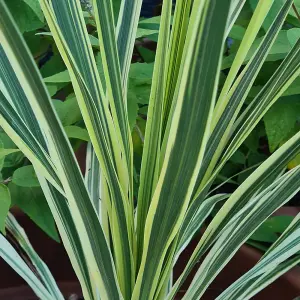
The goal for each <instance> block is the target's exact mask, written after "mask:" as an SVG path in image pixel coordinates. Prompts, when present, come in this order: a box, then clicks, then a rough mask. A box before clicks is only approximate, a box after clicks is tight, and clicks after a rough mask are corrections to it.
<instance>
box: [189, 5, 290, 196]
mask: <svg viewBox="0 0 300 300" xmlns="http://www.w3.org/2000/svg"><path fill="white" fill-rule="evenodd" d="M292 2H293V1H292V0H288V1H286V2H285V3H284V5H283V6H282V8H281V10H280V12H279V13H278V15H277V17H276V19H275V20H274V22H273V23H272V26H271V27H270V29H269V30H268V32H267V34H266V36H265V38H264V40H263V41H262V42H261V44H260V46H259V48H258V49H257V51H256V53H255V55H254V56H253V57H252V59H251V61H250V62H249V63H248V65H247V66H246V68H245V69H244V70H243V72H242V73H241V74H240V76H239V78H238V79H237V80H236V81H235V83H234V85H233V87H232V88H231V89H230V92H229V93H228V94H225V95H224V96H225V97H227V98H228V99H225V100H224V99H221V104H220V107H218V105H217V108H216V109H217V111H215V110H214V118H213V120H214V121H213V124H212V125H213V127H212V130H213V131H212V133H211V136H210V140H209V143H208V148H207V149H206V152H205V157H204V160H203V164H202V167H201V171H200V173H199V176H198V179H197V187H198V190H197V191H195V195H196V196H197V195H198V194H199V193H200V191H201V189H202V188H203V186H204V185H205V184H206V183H207V181H208V180H209V179H210V176H211V174H212V172H213V169H214V168H215V166H216V164H217V162H218V160H219V158H220V156H221V154H222V152H223V150H224V147H225V146H226V144H227V142H228V139H229V135H230V132H231V128H232V127H233V123H234V121H235V120H236V118H237V116H238V114H239V112H240V110H241V108H242V105H243V103H244V101H245V99H246V97H247V95H248V93H249V91H250V88H251V86H252V84H253V82H254V80H255V78H256V76H257V75H258V72H259V70H260V69H261V67H262V65H263V62H264V61H265V59H266V57H267V54H268V52H269V51H270V49H271V46H272V45H273V43H274V42H275V39H276V37H277V35H278V33H279V31H280V29H281V27H282V24H283V22H284V20H285V18H286V15H287V14H288V12H289V10H290V7H291V5H292ZM223 103H224V107H222V106H223ZM218 109H219V111H220V114H221V115H220V116H219V115H218V114H219V111H218Z"/></svg>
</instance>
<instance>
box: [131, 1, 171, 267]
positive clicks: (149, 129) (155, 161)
mask: <svg viewBox="0 0 300 300" xmlns="http://www.w3.org/2000/svg"><path fill="white" fill-rule="evenodd" d="M171 13H172V0H166V1H164V3H163V8H162V15H161V24H160V30H159V37H158V44H157V50H156V56H155V64H154V70H153V74H154V75H153V78H152V85H151V93H150V99H149V107H148V113H147V124H146V132H145V139H144V148H143V149H144V150H143V158H142V165H141V172H140V186H139V192H138V204H137V229H136V231H137V265H138V266H139V265H140V263H141V258H142V253H143V243H144V230H145V222H146V217H147V214H148V210H149V206H150V203H151V198H152V196H153V193H154V190H155V187H156V185H157V181H158V177H159V166H160V163H159V157H160V145H161V130H162V113H163V104H164V93H165V87H166V78H167V70H168V59H167V49H168V45H169V38H170V26H171Z"/></svg>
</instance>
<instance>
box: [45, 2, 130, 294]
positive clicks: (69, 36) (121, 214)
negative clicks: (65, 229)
mask: <svg viewBox="0 0 300 300" xmlns="http://www.w3.org/2000/svg"><path fill="white" fill-rule="evenodd" d="M41 3H42V8H43V11H44V13H45V15H46V19H47V21H48V25H49V26H50V29H51V32H52V34H53V36H54V38H55V41H56V43H57V44H58V45H59V46H60V50H61V51H62V52H63V53H61V54H62V55H65V57H64V59H65V62H66V64H67V66H68V69H69V71H70V76H71V78H72V82H73V86H74V89H75V93H76V94H78V95H79V97H77V99H79V100H80V101H79V105H80V107H81V109H83V110H84V112H83V117H84V120H85V122H86V126H87V130H88V131H89V134H90V137H91V141H92V143H93V146H94V149H95V152H96V154H97V157H98V159H99V162H100V166H101V170H102V171H103V173H104V175H105V177H106V178H107V181H108V185H109V189H110V192H111V199H112V201H113V208H114V210H113V214H114V225H113V226H112V228H113V230H114V232H113V234H112V238H113V243H114V251H115V253H114V258H115V264H116V268H117V272H118V277H119V278H122V280H121V283H122V290H123V291H124V289H125V286H126V282H125V278H131V276H133V274H134V272H131V270H134V266H133V258H132V246H131V243H133V222H130V221H129V220H130V216H131V215H132V214H130V211H131V209H130V207H129V206H128V201H127V200H126V198H125V194H124V193H123V191H122V188H121V185H120V182H119V178H118V176H117V173H116V169H118V168H119V167H120V170H121V172H123V171H122V168H123V166H124V162H122V160H121V153H120V152H119V148H116V147H118V142H119V141H118V142H117V141H116V140H113V141H111V143H110V140H109V139H114V138H115V136H114V134H115V132H113V131H111V130H114V126H113V124H112V120H111V116H110V112H109V109H108V102H107V100H106V98H105V97H104V96H103V90H102V88H101V83H100V81H99V80H100V79H99V74H98V71H97V70H96V69H95V70H94V68H96V66H95V61H94V57H93V53H92V52H91V47H90V45H89V42H88V36H87V32H86V28H85V23H84V20H83V17H82V12H81V8H80V4H79V3H78V1H65V2H64V3H61V2H60V1H57V0H52V1H51V3H52V5H53V9H54V12H55V15H56V18H54V17H53V11H52V10H51V8H49V5H48V3H47V2H45V1H44V0H43V1H41ZM55 20H59V25H60V29H61V30H62V31H63V32H64V33H63V35H64V37H65V39H66V42H65V41H64V38H63V37H62V34H61V32H60V30H59V29H58V28H57V24H56V23H55ZM79 41H82V43H79ZM68 48H70V51H69V50H67V51H66V49H68ZM69 53H71V54H72V55H73V53H75V54H76V55H75V57H74V58H75V61H76V63H77V60H79V61H78V64H79V66H80V69H81V71H80V72H81V73H82V76H81V73H79V72H78V68H77V66H76V64H74V62H73V58H72V57H70V56H69ZM81 56H82V57H81ZM84 57H87V61H86V64H85V65H82V62H83V61H84V60H85V59H84ZM85 68H87V70H86V69H85ZM93 72H94V73H93ZM91 74H92V75H93V76H92V77H91ZM85 77H86V79H85ZM83 79H85V80H86V82H87V84H86V83H85V82H84V81H83ZM91 80H92V81H91ZM95 80H96V81H95ZM94 81H95V82H94ZM99 89H100V90H99ZM97 96H99V97H100V98H99V97H97ZM100 100H101V101H100ZM108 134H109V137H108ZM107 138H108V140H107ZM113 146H114V147H115V149H113V148H112V147H113ZM111 149H112V150H111ZM115 150H116V152H115V153H117V154H116V155H117V156H119V158H118V157H115V159H116V160H113V157H112V156H113V155H114V151H115ZM123 161H124V160H123ZM121 174H122V173H121ZM125 178H126V177H125ZM120 179H122V177H120ZM74 195H76V194H75V193H74ZM97 222H98V220H97ZM95 249H96V248H95ZM89 267H90V265H89ZM107 283H108V282H107ZM115 290H116V291H117V289H115Z"/></svg>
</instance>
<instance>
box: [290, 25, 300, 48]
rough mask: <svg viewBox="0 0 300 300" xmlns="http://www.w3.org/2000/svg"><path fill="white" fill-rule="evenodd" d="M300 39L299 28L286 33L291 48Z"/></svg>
mask: <svg viewBox="0 0 300 300" xmlns="http://www.w3.org/2000/svg"><path fill="white" fill-rule="evenodd" d="M299 37H300V28H292V29H290V30H288V31H287V38H288V41H289V43H290V45H291V46H292V47H293V46H294V45H295V44H296V42H297V41H298V39H299Z"/></svg>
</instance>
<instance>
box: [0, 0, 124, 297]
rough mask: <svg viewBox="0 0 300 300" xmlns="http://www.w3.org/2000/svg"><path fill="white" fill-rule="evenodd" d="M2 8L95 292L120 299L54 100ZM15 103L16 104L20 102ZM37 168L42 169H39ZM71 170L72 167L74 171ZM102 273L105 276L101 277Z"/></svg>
mask: <svg viewBox="0 0 300 300" xmlns="http://www.w3.org/2000/svg"><path fill="white" fill-rule="evenodd" d="M0 5H1V10H0V11H1V20H2V22H3V23H2V24H5V26H2V24H1V27H0V30H1V31H0V33H1V34H0V36H1V41H3V44H2V45H3V49H4V51H5V53H6V55H7V58H8V59H9V61H10V63H11V65H12V66H13V68H14V71H15V74H16V78H17V79H18V80H19V85H20V86H22V88H23V90H24V92H25V94H26V96H27V99H28V104H29V106H27V108H31V109H32V110H33V109H34V112H35V115H36V116H37V118H36V120H37V122H38V125H39V126H40V128H41V130H42V131H43V132H44V133H45V134H46V136H47V146H48V149H49V152H50V155H51V158H52V159H53V160H54V161H56V162H57V164H56V167H57V173H58V174H59V179H60V181H61V185H62V187H63V189H64V192H65V194H66V197H67V199H68V203H69V205H70V210H71V212H72V217H73V218H76V223H75V226H76V228H77V230H78V232H79V237H80V240H81V243H82V244H84V245H85V247H84V248H83V250H84V254H85V257H86V261H87V266H88V269H89V274H90V276H91V278H93V279H94V278H95V279H96V278H98V279H99V280H97V283H96V281H95V282H94V284H93V288H94V289H95V291H96V290H97V289H99V290H100V292H101V294H103V295H106V296H107V295H109V297H112V299H114V298H119V288H118V285H117V282H116V281H107V280H105V278H106V276H108V277H110V278H114V277H115V270H114V266H113V262H112V257H111V253H110V251H109V248H108V245H107V242H106V239H105V237H104V235H103V231H102V228H101V226H100V223H99V220H98V217H97V215H96V213H95V210H94V208H93V206H92V203H91V200H90V198H89V195H88V192H87V190H86V188H85V185H84V181H83V178H82V176H81V174H80V170H79V167H78V164H77V163H76V161H75V157H74V154H73V152H72V149H71V146H70V144H69V142H68V140H67V139H66V136H65V134H64V132H63V129H62V126H61V124H60V123H59V121H58V118H57V116H56V114H55V112H54V108H53V106H52V104H51V100H50V98H49V96H48V94H47V92H46V89H45V86H44V85H43V83H42V80H41V77H40V75H39V74H38V71H37V69H36V66H35V64H34V62H33V60H32V59H31V58H30V56H29V54H28V49H27V48H26V47H25V44H24V42H23V41H22V39H21V37H20V35H19V34H18V32H17V31H16V28H15V26H14V24H13V23H12V21H11V19H10V18H9V15H8V14H7V10H6V8H5V6H4V5H3V3H2V2H0ZM12 37H13V38H12ZM9 50H10V51H9ZM20 79H22V80H20ZM24 79H25V80H24ZM12 100H13V101H14V102H15V101H17V99H12ZM25 104H26V103H25ZM45 116H47V117H45ZM27 118H28V116H27ZM1 125H2V124H1ZM12 139H13V141H14V142H15V143H16V145H18V146H20V138H19V136H18V131H16V132H15V135H14V137H13V138H12ZM19 148H20V147H19ZM33 164H34V162H33ZM34 165H35V164H34ZM37 166H38V167H39V165H37ZM66 166H68V167H66ZM70 166H72V167H71V168H70ZM92 244H93V245H92ZM101 270H102V271H101ZM101 272H102V276H101V275H100V274H101ZM99 286H101V288H99Z"/></svg>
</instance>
